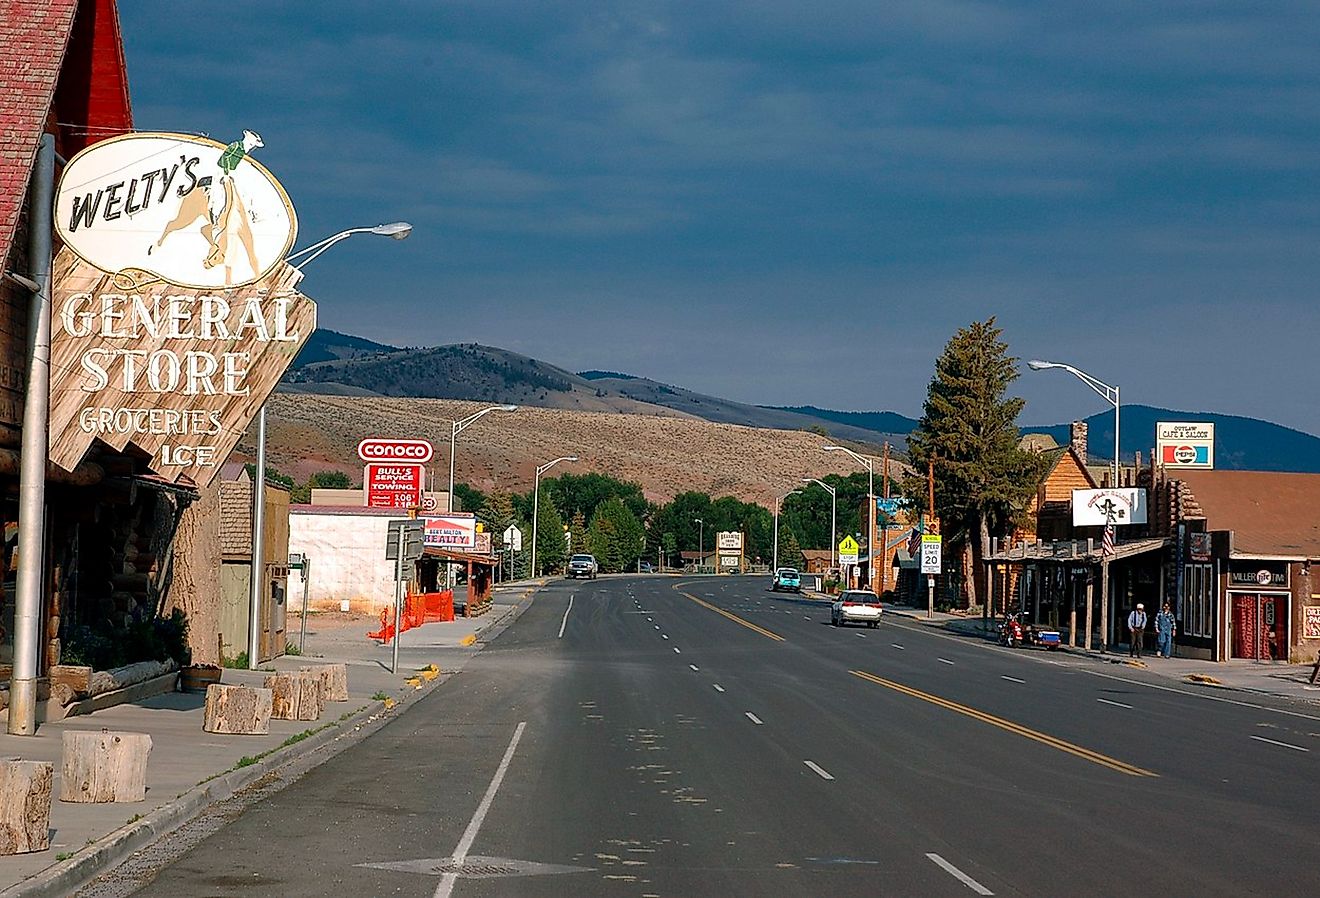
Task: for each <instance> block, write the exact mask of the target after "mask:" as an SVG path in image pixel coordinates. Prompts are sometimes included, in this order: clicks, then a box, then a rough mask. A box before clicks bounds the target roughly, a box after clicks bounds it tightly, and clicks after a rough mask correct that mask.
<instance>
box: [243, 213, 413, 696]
mask: <svg viewBox="0 0 1320 898" xmlns="http://www.w3.org/2000/svg"><path fill="white" fill-rule="evenodd" d="M411 233H412V225H410V224H409V223H408V222H406V221H395V222H390V223H389V224H380V225H376V226H375V227H370V228H349V229H348V230H346V231H340V232H339V233H338V234H332V235H331V236H329V237H327V238H325V239H324V240H321V241H318V242H316V243H313V244H312V245H311V246H308V247H305V248H303V249H300V250H298V251H297V252H296V253H292V254H290V255H288V256H286V257H285V259H284V261H285V262H287V263H290V264H292V263H293V260H294V259H297V258H299V257H300V256H307V258H305V259H303V260H302V261H301V262H299V263H297V264H296V265H293V267H294V268H296V269H298V270H299V271H302V270H303V269H304V268H306V267H307V263H309V262H311V261H312V260H313V259H315V258H316V257H317V256H319V255H321V253H323V252H325V251H326V250H328V249H329V248H330V247H332V246H334V245H335V244H336V243H338V242H339V241H341V240H347V239H348V238H349V237H352V236H353V235H354V234H376V235H379V236H381V237H389V238H390V239H392V240H403V239H404V238H406V237H407V236H408V235H409V234H411ZM309 253H310V255H308V254H309ZM265 586H266V404H265V403H264V402H263V403H262V404H261V410H260V411H259V412H257V470H256V476H255V477H253V478H252V570H251V572H250V577H249V579H248V651H247V655H248V670H256V669H257V664H258V663H259V662H258V660H257V655H258V654H259V653H260V650H261V598H262V595H263V594H264V593H265ZM303 613H304V614H306V613H307V609H306V608H304V609H303Z"/></svg>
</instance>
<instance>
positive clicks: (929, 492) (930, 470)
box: [926, 456, 942, 617]
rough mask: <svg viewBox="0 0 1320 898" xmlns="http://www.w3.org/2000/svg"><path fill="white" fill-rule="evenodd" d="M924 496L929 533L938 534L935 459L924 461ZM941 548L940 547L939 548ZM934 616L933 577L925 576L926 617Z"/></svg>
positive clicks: (932, 457) (932, 575) (930, 575)
mask: <svg viewBox="0 0 1320 898" xmlns="http://www.w3.org/2000/svg"><path fill="white" fill-rule="evenodd" d="M926 496H927V499H928V500H929V501H930V528H931V532H933V533H938V532H939V527H938V526H937V525H936V522H935V457H934V456H931V457H930V458H928V459H926ZM941 548H942V547H941ZM934 616H935V575H934V574H927V575H926V617H934Z"/></svg>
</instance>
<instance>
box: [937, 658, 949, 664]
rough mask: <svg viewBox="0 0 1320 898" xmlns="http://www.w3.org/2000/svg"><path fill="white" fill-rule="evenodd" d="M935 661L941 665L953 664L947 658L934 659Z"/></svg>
mask: <svg viewBox="0 0 1320 898" xmlns="http://www.w3.org/2000/svg"><path fill="white" fill-rule="evenodd" d="M935 660H936V661H938V662H940V663H941V664H952V663H953V662H952V661H950V660H949V659H948V658H936V659H935Z"/></svg>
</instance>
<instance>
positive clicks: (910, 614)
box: [884, 602, 1320, 703]
mask: <svg viewBox="0 0 1320 898" xmlns="http://www.w3.org/2000/svg"><path fill="white" fill-rule="evenodd" d="M884 607H885V611H886V612H887V613H889V614H895V615H898V616H899V617H904V618H908V619H911V620H914V621H916V622H918V623H920V624H923V625H926V626H930V627H935V628H938V629H941V630H944V631H946V632H949V633H956V634H958V635H959V636H965V637H967V638H969V639H998V636H999V629H998V626H999V620H998V619H997V618H991V619H990V620H989V621H988V624H987V622H986V621H984V620H983V619H982V618H981V617H969V616H966V615H960V614H949V613H947V612H943V611H937V612H935V613H934V614H933V615H931V616H929V617H927V615H926V609H924V608H913V607H911V606H908V605H896V604H893V603H890V602H886V603H885V605H884ZM1025 651H1041V650H1039V649H1026V650H1025ZM1058 651H1060V652H1064V653H1066V654H1068V655H1069V656H1072V657H1075V658H1079V659H1086V660H1089V661H1091V662H1093V663H1096V664H1118V665H1124V666H1129V667H1136V668H1140V669H1143V670H1146V671H1149V672H1150V673H1152V674H1155V675H1157V676H1159V677H1161V678H1164V679H1167V680H1170V681H1173V682H1177V683H1179V684H1181V685H1184V686H1201V687H1205V688H1208V689H1233V690H1239V691H1243V692H1254V693H1258V694H1261V695H1272V696H1276V697H1279V698H1287V699H1292V700H1295V701H1304V702H1311V703H1320V685H1318V686H1312V685H1310V682H1309V680H1310V678H1311V665H1310V664H1280V663H1274V662H1266V661H1202V660H1199V659H1195V658H1178V657H1173V658H1160V657H1159V656H1158V655H1156V654H1155V653H1154V652H1145V653H1144V654H1143V656H1142V657H1141V658H1140V659H1137V658H1130V657H1129V656H1128V653H1127V646H1126V645H1123V646H1121V647H1114V648H1112V649H1111V650H1110V651H1108V652H1103V653H1102V652H1099V651H1096V650H1092V651H1089V652H1088V651H1087V650H1086V649H1083V648H1072V647H1069V646H1066V645H1065V646H1062V647H1061V648H1060V649H1058ZM1176 651H1177V649H1176V647H1175V652H1176Z"/></svg>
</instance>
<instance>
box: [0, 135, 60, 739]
mask: <svg viewBox="0 0 1320 898" xmlns="http://www.w3.org/2000/svg"><path fill="white" fill-rule="evenodd" d="M30 183H31V200H30V203H29V212H28V231H29V255H30V256H31V259H30V260H29V269H30V274H31V277H32V280H34V281H36V282H37V284H38V286H40V288H41V289H40V290H38V291H36V292H35V293H33V294H32V302H31V307H30V312H29V317H28V346H29V347H30V352H29V354H28V376H27V397H26V399H25V400H24V403H23V438H22V439H23V441H22V455H21V457H20V459H19V485H18V493H19V499H18V582H17V584H16V585H15V592H14V668H13V672H12V673H11V674H10V680H9V725H8V729H9V733H10V735H13V736H35V735H36V732H37V674H38V666H39V664H40V661H39V658H40V645H41V605H42V597H43V595H44V593H45V590H44V589H43V582H44V574H45V564H44V561H45V555H46V539H45V534H46V459H47V457H48V455H49V449H48V448H47V434H48V431H49V428H50V254H51V237H50V235H51V215H52V210H53V198H54V193H55V137H54V135H52V134H43V135H42V137H41V143H40V145H39V146H38V148H37V158H36V162H35V164H34V165H33V167H32V178H31V182H30ZM2 261H3V260H0V262H2Z"/></svg>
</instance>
